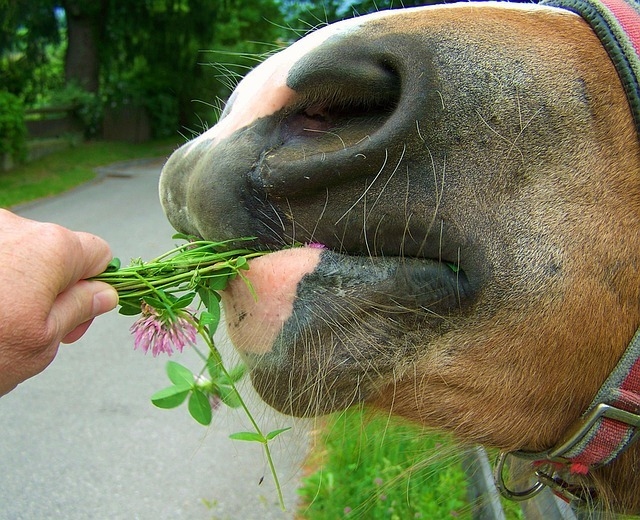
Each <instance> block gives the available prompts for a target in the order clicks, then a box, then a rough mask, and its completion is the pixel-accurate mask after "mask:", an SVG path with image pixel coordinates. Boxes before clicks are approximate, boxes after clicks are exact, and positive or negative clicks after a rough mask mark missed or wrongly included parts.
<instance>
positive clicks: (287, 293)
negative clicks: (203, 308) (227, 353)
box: [222, 247, 322, 354]
mask: <svg viewBox="0 0 640 520" xmlns="http://www.w3.org/2000/svg"><path fill="white" fill-rule="evenodd" d="M321 254H322V249H321V248H317V247H298V248H294V249H286V250H283V251H278V252H275V253H271V254H268V255H265V256H261V257H258V258H255V259H253V260H251V262H250V264H249V265H250V269H249V270H248V271H246V272H244V273H243V276H244V277H245V278H246V279H247V280H248V281H249V282H250V284H251V288H250V287H249V286H248V285H247V283H246V282H245V280H243V279H242V278H240V277H237V278H236V279H234V280H233V281H232V282H230V283H229V285H228V287H227V289H226V290H224V291H222V303H223V305H224V312H225V317H226V320H227V330H228V333H229V337H230V338H231V341H232V342H233V344H234V345H235V347H236V349H237V350H238V351H239V352H240V353H247V354H266V353H268V352H270V351H271V349H272V347H273V344H274V342H275V340H276V338H277V337H278V334H279V333H280V331H281V330H282V327H283V326H284V324H285V323H286V321H287V320H288V319H289V318H290V317H291V315H292V314H293V302H294V300H295V298H296V292H297V288H298V283H299V282H300V280H302V278H303V277H304V276H305V275H306V274H309V273H311V272H313V271H314V270H315V268H316V267H317V266H318V264H319V263H320V255H321Z"/></svg>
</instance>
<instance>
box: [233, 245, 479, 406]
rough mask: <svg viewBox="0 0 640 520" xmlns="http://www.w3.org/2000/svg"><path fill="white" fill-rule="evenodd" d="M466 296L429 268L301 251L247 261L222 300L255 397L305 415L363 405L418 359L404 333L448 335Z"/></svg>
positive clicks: (439, 265)
mask: <svg viewBox="0 0 640 520" xmlns="http://www.w3.org/2000/svg"><path fill="white" fill-rule="evenodd" d="M247 282H249V283H248V284H247ZM470 294H471V288H470V286H469V282H468V280H467V278H466V276H465V274H464V273H463V272H462V271H460V270H457V269H455V268H454V267H452V266H450V265H448V264H445V263H443V262H440V261H437V260H428V259H416V258H403V257H391V258H389V257H370V256H360V255H349V254H345V253H338V252H334V251H331V250H328V249H320V248H318V247H313V246H312V247H309V246H307V247H300V248H293V249H288V250H282V251H277V252H274V253H270V254H267V255H264V256H261V257H259V258H256V259H254V260H251V262H250V269H249V270H248V271H247V274H246V280H242V279H238V278H236V279H235V280H233V281H232V282H231V283H230V284H229V287H228V288H227V290H225V291H224V292H223V293H222V301H223V305H224V311H225V316H226V321H227V329H228V333H229V337H230V338H231V340H232V342H233V343H234V346H235V348H236V349H237V350H238V352H239V353H240V354H241V355H242V357H243V359H244V360H245V362H246V363H247V364H248V365H249V368H250V369H251V378H252V383H253V385H254V387H255V388H256V390H257V391H258V393H259V394H260V395H261V397H262V398H263V399H264V400H265V401H266V402H267V403H268V404H270V405H271V406H273V407H274V408H276V409H278V410H280V411H282V412H284V413H287V414H289V415H296V416H313V415H318V414H323V413H328V412H331V411H334V410H337V409H343V408H345V407H347V406H349V405H350V404H352V403H353V402H356V401H362V400H366V399H367V398H368V397H369V396H370V395H371V394H372V393H373V392H374V391H375V388H376V386H377V385H378V384H379V381H380V380H381V378H384V377H385V376H387V377H388V376H389V374H391V373H394V374H396V375H397V365H398V360H399V359H405V360H406V359H412V358H416V357H417V356H418V355H419V354H420V352H419V349H418V348H417V347H416V345H415V344H413V343H411V342H408V341H406V331H407V330H421V331H422V333H423V335H427V334H428V331H432V332H435V331H442V330H443V329H446V328H447V327H449V326H450V325H451V320H452V319H453V316H454V315H455V314H457V313H458V312H460V309H461V308H462V307H464V306H465V305H466V302H467V300H468V298H469V297H470ZM371 345H374V346H375V348H371Z"/></svg>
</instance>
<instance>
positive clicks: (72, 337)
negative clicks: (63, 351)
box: [61, 319, 93, 343]
mask: <svg viewBox="0 0 640 520" xmlns="http://www.w3.org/2000/svg"><path fill="white" fill-rule="evenodd" d="M91 323H93V320H92V319H91V320H89V321H85V322H84V323H81V324H80V325H78V326H77V327H76V328H75V329H73V330H72V331H71V332H69V334H67V335H66V336H65V337H64V338H62V341H61V343H73V342H75V341H78V340H79V339H80V338H81V337H82V336H84V333H85V332H87V330H88V329H89V326H90V325H91Z"/></svg>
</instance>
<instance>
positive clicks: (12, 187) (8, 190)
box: [0, 137, 182, 208]
mask: <svg viewBox="0 0 640 520" xmlns="http://www.w3.org/2000/svg"><path fill="white" fill-rule="evenodd" d="M181 142H182V139H181V138H178V137H176V138H175V139H172V140H163V141H152V142H148V143H141V144H131V143H121V142H105V141H89V142H85V143H81V144H79V145H77V146H75V147H73V148H69V149H66V150H62V151H60V152H55V153H53V154H51V155H47V156H46V157H43V158H41V159H38V160H37V161H34V162H31V163H28V164H25V165H21V166H19V167H17V168H15V169H13V170H11V171H8V172H1V171H0V208H10V207H12V206H15V205H17V204H23V203H25V202H30V201H33V200H36V199H40V198H43V197H50V196H52V195H57V194H59V193H62V192H64V191H67V190H69V189H71V188H73V187H75V186H78V185H80V184H82V183H84V182H87V181H89V180H91V179H93V178H95V176H96V172H95V168H96V167H98V166H104V165H107V164H110V163H113V162H118V161H125V160H129V159H139V158H146V157H163V156H167V155H169V153H170V152H171V151H172V150H174V149H175V148H176V147H177V145H178V144H179V143H181Z"/></svg>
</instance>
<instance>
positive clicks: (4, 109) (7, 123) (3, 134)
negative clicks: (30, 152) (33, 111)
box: [0, 91, 27, 160]
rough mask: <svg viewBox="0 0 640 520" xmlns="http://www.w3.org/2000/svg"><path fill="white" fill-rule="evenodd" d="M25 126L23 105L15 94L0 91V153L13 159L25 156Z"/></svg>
mask: <svg viewBox="0 0 640 520" xmlns="http://www.w3.org/2000/svg"><path fill="white" fill-rule="evenodd" d="M26 139H27V127H26V126H25V124H24V107H23V105H22V101H20V99H19V98H18V97H17V96H14V95H13V94H10V93H9V92H3V91H0V155H4V154H8V155H10V156H11V157H12V158H13V159H15V160H23V159H24V158H25V157H26V151H27V147H26Z"/></svg>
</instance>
